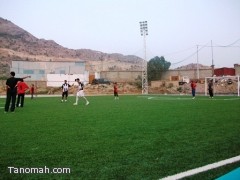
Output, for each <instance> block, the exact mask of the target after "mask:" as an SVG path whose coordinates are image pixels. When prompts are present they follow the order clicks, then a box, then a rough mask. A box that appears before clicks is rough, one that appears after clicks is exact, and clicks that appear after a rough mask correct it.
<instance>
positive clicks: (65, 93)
mask: <svg viewBox="0 0 240 180" xmlns="http://www.w3.org/2000/svg"><path fill="white" fill-rule="evenodd" d="M69 87H71V85H70V84H68V83H67V80H64V83H63V85H62V102H63V100H64V98H65V102H67V97H68V88H69Z"/></svg>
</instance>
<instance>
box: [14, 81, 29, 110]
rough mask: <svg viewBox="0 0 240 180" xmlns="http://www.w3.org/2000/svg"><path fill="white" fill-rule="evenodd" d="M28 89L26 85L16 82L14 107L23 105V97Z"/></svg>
mask: <svg viewBox="0 0 240 180" xmlns="http://www.w3.org/2000/svg"><path fill="white" fill-rule="evenodd" d="M27 89H29V87H28V85H27V84H26V83H25V82H24V81H23V79H22V80H21V81H18V83H17V94H18V97H17V103H16V107H23V105H24V97H25V91H26V90H27Z"/></svg>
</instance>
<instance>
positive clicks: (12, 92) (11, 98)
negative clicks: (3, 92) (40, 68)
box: [5, 71, 31, 113]
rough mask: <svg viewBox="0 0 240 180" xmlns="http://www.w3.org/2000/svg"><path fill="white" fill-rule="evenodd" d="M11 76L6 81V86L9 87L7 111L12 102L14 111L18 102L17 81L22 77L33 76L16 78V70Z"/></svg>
mask: <svg viewBox="0 0 240 180" xmlns="http://www.w3.org/2000/svg"><path fill="white" fill-rule="evenodd" d="M10 75H11V77H10V78H8V79H7V81H6V88H7V98H6V103H5V113H7V112H8V111H9V106H10V102H11V108H10V111H11V112H14V110H15V103H16V96H17V83H18V81H21V80H22V79H26V78H28V77H29V78H30V77H31V76H26V77H23V78H15V72H13V71H12V72H11V73H10Z"/></svg>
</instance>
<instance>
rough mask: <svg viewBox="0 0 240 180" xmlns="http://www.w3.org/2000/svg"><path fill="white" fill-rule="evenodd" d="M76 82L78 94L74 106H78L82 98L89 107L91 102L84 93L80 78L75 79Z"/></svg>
mask: <svg viewBox="0 0 240 180" xmlns="http://www.w3.org/2000/svg"><path fill="white" fill-rule="evenodd" d="M75 81H76V82H77V94H76V102H75V103H74V104H73V105H78V100H79V97H82V98H83V99H85V101H86V105H88V104H89V101H88V100H87V98H86V97H85V95H84V91H83V87H84V84H83V83H82V82H80V79H79V78H77V79H75Z"/></svg>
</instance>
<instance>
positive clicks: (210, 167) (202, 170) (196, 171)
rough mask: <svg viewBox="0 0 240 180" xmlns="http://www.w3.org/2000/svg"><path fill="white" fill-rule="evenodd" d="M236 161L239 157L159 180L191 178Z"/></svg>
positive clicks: (239, 159)
mask: <svg viewBox="0 0 240 180" xmlns="http://www.w3.org/2000/svg"><path fill="white" fill-rule="evenodd" d="M237 161H240V155H239V156H236V157H232V158H229V159H226V160H222V161H219V162H216V163H213V164H208V165H206V166H202V167H199V168H196V169H192V170H188V171H185V172H181V173H178V174H175V175H172V176H168V177H165V178H162V179H161V180H177V179H181V178H185V177H188V176H192V175H195V174H198V173H201V172H204V171H209V170H211V169H215V168H218V167H221V166H224V165H227V164H231V163H234V162H237Z"/></svg>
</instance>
